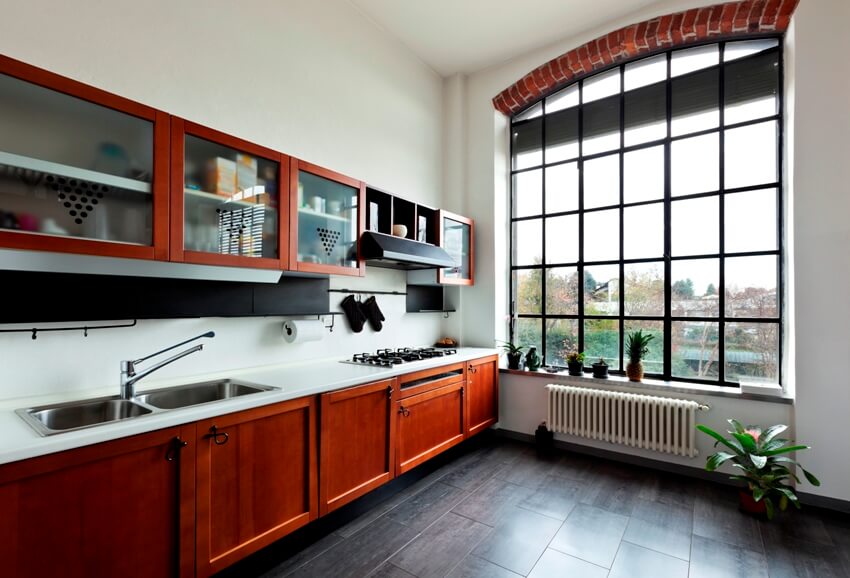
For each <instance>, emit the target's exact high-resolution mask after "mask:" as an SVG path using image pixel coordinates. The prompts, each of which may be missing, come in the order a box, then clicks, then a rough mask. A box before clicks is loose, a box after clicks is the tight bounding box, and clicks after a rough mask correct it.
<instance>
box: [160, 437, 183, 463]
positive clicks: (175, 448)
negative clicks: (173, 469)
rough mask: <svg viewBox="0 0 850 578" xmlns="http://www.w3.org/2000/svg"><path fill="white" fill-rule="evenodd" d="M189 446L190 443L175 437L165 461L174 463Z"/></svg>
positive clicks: (166, 453)
mask: <svg viewBox="0 0 850 578" xmlns="http://www.w3.org/2000/svg"><path fill="white" fill-rule="evenodd" d="M188 445H189V442H187V441H186V440H184V439H183V438H181V437H180V436H177V437H175V438H174V439H173V440H171V447H169V448H168V451H167V452H165V461H167V462H173V461H174V460H176V459H177V456H178V455H180V450H182V449H183V448H185V447H186V446H188Z"/></svg>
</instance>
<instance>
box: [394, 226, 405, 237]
mask: <svg viewBox="0 0 850 578" xmlns="http://www.w3.org/2000/svg"><path fill="white" fill-rule="evenodd" d="M393 237H407V226H406V225H393Z"/></svg>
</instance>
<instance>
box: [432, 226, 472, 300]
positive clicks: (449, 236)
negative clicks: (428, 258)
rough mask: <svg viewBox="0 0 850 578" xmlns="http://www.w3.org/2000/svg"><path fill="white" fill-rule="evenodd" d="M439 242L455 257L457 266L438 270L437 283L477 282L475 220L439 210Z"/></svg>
mask: <svg viewBox="0 0 850 578" xmlns="http://www.w3.org/2000/svg"><path fill="white" fill-rule="evenodd" d="M437 223H438V227H437V235H438V239H437V244H438V245H440V247H442V248H443V249H445V250H446V252H447V253H448V254H449V255H450V256H451V257H452V259H454V261H455V266H454V267H452V268H449V269H438V270H437V283H440V284H443V285H474V284H475V250H474V247H475V244H474V237H475V222H474V221H473V220H472V219H468V218H466V217H461V216H460V215H455V214H454V213H450V212H448V211H443V210H440V211H437Z"/></svg>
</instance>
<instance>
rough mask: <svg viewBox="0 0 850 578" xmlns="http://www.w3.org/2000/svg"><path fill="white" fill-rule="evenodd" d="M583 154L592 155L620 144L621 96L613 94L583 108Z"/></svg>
mask: <svg viewBox="0 0 850 578" xmlns="http://www.w3.org/2000/svg"><path fill="white" fill-rule="evenodd" d="M583 111H584V112H583V125H582V147H583V148H582V154H584V155H591V154H595V153H601V152H604V151H609V150H612V149H615V148H617V147H619V146H620V97H619V96H612V97H608V98H605V99H603V100H598V101H596V102H592V103H590V104H588V105H586V106H585V107H584V109H583Z"/></svg>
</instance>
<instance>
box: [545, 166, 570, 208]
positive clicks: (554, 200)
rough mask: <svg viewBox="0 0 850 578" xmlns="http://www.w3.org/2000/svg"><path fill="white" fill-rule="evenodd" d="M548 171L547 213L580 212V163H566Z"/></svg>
mask: <svg viewBox="0 0 850 578" xmlns="http://www.w3.org/2000/svg"><path fill="white" fill-rule="evenodd" d="M545 170H546V212H547V213H562V212H566V211H577V210H578V163H566V164H563V165H556V166H554V167H549V168H547V169H545Z"/></svg>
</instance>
